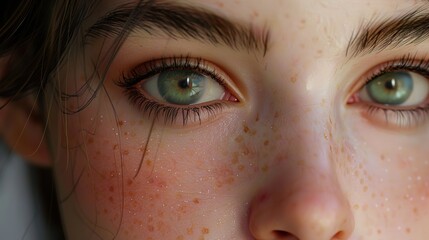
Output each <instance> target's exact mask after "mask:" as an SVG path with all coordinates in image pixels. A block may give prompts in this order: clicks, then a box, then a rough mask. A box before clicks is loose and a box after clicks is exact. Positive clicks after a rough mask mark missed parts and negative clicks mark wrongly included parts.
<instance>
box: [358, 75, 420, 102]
mask: <svg viewBox="0 0 429 240" xmlns="http://www.w3.org/2000/svg"><path fill="white" fill-rule="evenodd" d="M413 87H414V84H413V78H412V76H411V75H410V74H409V73H407V72H389V73H385V74H382V75H380V76H378V77H376V78H375V79H373V80H371V81H370V82H368V83H367V84H366V91H367V93H368V95H369V97H370V98H371V99H372V100H373V101H374V102H376V103H378V104H383V105H400V104H402V103H404V102H405V101H407V99H408V98H409V97H410V95H411V93H412V91H413Z"/></svg>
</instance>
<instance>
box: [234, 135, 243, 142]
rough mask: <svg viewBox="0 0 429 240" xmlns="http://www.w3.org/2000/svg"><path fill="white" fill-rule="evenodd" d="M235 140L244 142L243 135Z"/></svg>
mask: <svg viewBox="0 0 429 240" xmlns="http://www.w3.org/2000/svg"><path fill="white" fill-rule="evenodd" d="M235 141H236V142H238V143H241V142H243V136H241V135H240V136H238V137H236V138H235Z"/></svg>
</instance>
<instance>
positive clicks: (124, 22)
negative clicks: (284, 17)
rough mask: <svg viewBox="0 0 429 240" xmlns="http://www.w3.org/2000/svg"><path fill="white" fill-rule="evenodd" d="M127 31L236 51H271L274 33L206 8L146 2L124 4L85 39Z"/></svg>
mask: <svg viewBox="0 0 429 240" xmlns="http://www.w3.org/2000/svg"><path fill="white" fill-rule="evenodd" d="M124 28H125V30H131V31H134V30H136V29H139V30H143V31H145V32H147V33H149V34H151V35H156V34H159V33H160V32H161V33H163V34H165V35H167V36H168V37H171V38H173V39H180V38H183V39H196V40H199V41H201V42H208V43H211V44H214V45H226V46H228V47H230V48H232V49H234V50H239V49H245V50H247V51H258V52H262V54H263V56H265V55H266V53H267V51H268V42H269V38H270V33H269V31H268V29H266V28H259V29H260V31H258V28H256V27H254V26H251V25H250V26H245V25H243V24H241V23H237V22H232V21H231V20H228V19H226V18H224V17H221V16H219V15H216V14H214V13H212V12H210V11H208V10H206V9H203V8H199V7H194V6H190V5H186V4H177V3H171V2H168V1H154V0H152V1H151V0H143V1H140V4H138V5H137V6H132V5H130V4H126V5H122V6H120V7H118V8H116V9H114V10H113V11H111V12H108V13H107V14H106V15H105V16H103V17H102V18H100V19H99V20H98V21H97V22H96V23H95V24H94V25H92V26H91V27H90V28H89V29H88V31H87V33H86V35H85V39H92V38H99V37H109V36H112V35H117V36H119V35H120V34H121V33H123V32H124Z"/></svg>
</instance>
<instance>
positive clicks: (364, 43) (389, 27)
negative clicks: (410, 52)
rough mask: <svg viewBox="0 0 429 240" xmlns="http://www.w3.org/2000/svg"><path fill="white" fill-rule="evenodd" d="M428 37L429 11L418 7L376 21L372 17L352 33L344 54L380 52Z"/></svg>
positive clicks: (354, 54)
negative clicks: (402, 13) (400, 14)
mask: <svg viewBox="0 0 429 240" xmlns="http://www.w3.org/2000/svg"><path fill="white" fill-rule="evenodd" d="M428 38H429V12H428V11H425V10H424V8H418V9H416V10H412V11H409V12H407V13H406V14H404V15H402V16H399V17H395V18H390V19H386V20H383V21H376V20H375V19H373V20H372V21H370V22H369V23H367V24H364V25H361V27H360V28H359V29H358V31H356V32H355V33H353V34H352V37H351V38H350V40H349V43H348V45H347V49H346V56H350V57H356V56H358V55H362V54H370V53H372V52H380V51H383V50H387V49H394V48H397V47H402V46H407V45H412V44H419V43H421V42H423V41H425V40H427V39H428Z"/></svg>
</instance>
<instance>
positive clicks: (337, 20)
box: [93, 0, 429, 37]
mask: <svg viewBox="0 0 429 240" xmlns="http://www.w3.org/2000/svg"><path fill="white" fill-rule="evenodd" d="M139 2H140V3H143V5H145V4H147V3H149V2H153V4H156V3H157V1H148V0H141V1H139V0H131V1H130V0H102V1H100V2H99V3H100V4H99V7H98V9H99V10H100V11H98V9H97V11H94V15H97V16H93V17H95V18H98V17H102V15H103V14H106V13H107V12H109V11H111V10H113V9H115V8H117V7H119V6H123V5H124V4H131V5H132V4H138V3H139ZM160 2H162V3H165V2H167V3H174V4H178V5H185V6H192V7H197V8H201V9H203V10H207V11H210V12H212V13H214V14H216V15H219V16H221V17H224V18H227V19H229V20H231V21H237V22H240V23H243V24H247V25H249V26H252V27H254V28H255V29H258V28H269V29H270V30H272V31H273V33H278V35H280V37H282V34H283V33H286V34H288V35H291V32H293V31H294V30H300V31H301V32H302V30H305V29H307V30H312V31H322V30H323V31H324V34H323V35H327V33H329V32H332V31H333V32H336V33H337V32H340V33H342V34H343V35H344V34H345V33H348V34H351V33H353V32H354V31H355V30H356V28H358V27H359V26H361V25H364V24H365V23H368V22H371V21H377V20H386V19H390V18H394V17H397V16H400V15H403V14H404V13H405V12H410V11H412V10H415V9H418V8H427V7H429V1H428V0H305V1H302V0H264V1H260V0H233V1H232V0H204V1H198V0H164V1H160Z"/></svg>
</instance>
